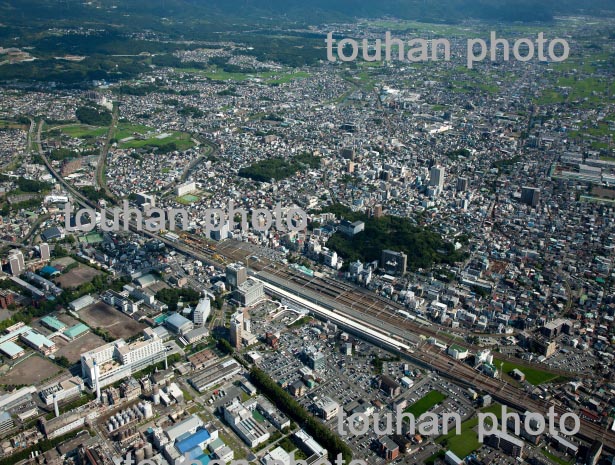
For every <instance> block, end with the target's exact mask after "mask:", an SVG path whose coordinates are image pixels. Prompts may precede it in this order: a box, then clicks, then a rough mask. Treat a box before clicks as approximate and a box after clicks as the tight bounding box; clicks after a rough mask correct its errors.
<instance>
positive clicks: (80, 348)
mask: <svg viewBox="0 0 615 465" xmlns="http://www.w3.org/2000/svg"><path fill="white" fill-rule="evenodd" d="M53 342H55V343H56V345H57V346H58V351H57V352H56V353H55V355H56V357H62V356H64V357H66V358H67V359H68V360H69V361H70V362H71V363H77V362H78V361H79V359H80V357H81V354H82V353H84V352H87V351H89V350H92V349H95V348H96V347H99V346H101V345H103V344H104V343H105V341H104V340H103V339H102V338H100V337H99V336H97V335H96V334H94V333H87V334H84V335H83V336H81V337H78V338H77V339H75V340H74V341H71V342H68V341H66V339H64V338H61V337H56V338H54V340H53Z"/></svg>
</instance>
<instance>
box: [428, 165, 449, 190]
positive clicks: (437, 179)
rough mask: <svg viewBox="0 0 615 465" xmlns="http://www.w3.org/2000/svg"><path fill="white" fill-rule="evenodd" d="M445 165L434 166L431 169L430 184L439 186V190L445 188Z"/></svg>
mask: <svg viewBox="0 0 615 465" xmlns="http://www.w3.org/2000/svg"><path fill="white" fill-rule="evenodd" d="M444 171H445V170H444V167H443V166H440V165H436V166H433V167H432V168H431V170H430V171H429V185H430V186H435V187H437V188H438V191H440V192H442V190H444Z"/></svg>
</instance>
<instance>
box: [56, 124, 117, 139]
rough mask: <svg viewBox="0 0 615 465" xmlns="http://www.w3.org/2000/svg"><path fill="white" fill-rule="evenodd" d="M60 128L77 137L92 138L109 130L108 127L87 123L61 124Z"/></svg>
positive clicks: (100, 135)
mask: <svg viewBox="0 0 615 465" xmlns="http://www.w3.org/2000/svg"><path fill="white" fill-rule="evenodd" d="M59 129H60V131H62V133H64V134H66V135H67V136H70V137H73V138H75V139H92V138H96V137H102V136H104V135H105V134H107V131H108V128H106V127H98V126H88V125H85V124H71V125H68V126H60V127H59Z"/></svg>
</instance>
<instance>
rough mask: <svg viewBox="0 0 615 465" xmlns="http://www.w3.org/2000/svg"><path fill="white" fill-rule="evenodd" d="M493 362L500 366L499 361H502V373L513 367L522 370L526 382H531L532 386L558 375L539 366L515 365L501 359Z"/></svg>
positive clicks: (551, 379)
mask: <svg viewBox="0 0 615 465" xmlns="http://www.w3.org/2000/svg"><path fill="white" fill-rule="evenodd" d="M494 363H497V366H500V363H503V365H502V371H503V372H504V373H510V372H511V371H513V370H514V369H515V368H516V369H518V370H520V371H522V372H523V373H524V374H525V380H526V381H527V382H528V383H530V384H533V385H534V386H538V385H539V384H543V383H548V382H550V381H553V380H554V379H556V378H557V377H558V376H557V375H554V374H553V373H549V372H547V371H544V370H541V369H539V368H527V367H522V366H520V365H516V364H514V363H510V362H507V361H503V360H497V361H496V362H494Z"/></svg>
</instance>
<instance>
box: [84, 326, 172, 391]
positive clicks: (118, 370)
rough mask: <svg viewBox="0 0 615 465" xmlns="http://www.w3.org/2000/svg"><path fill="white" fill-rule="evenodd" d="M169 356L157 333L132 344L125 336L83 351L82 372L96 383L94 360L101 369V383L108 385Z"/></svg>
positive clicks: (88, 380) (89, 382)
mask: <svg viewBox="0 0 615 465" xmlns="http://www.w3.org/2000/svg"><path fill="white" fill-rule="evenodd" d="M164 357H165V347H164V344H163V343H162V340H161V339H160V338H159V337H158V336H157V335H156V334H152V336H151V337H150V338H149V339H147V340H141V341H136V342H133V343H131V344H128V343H127V342H126V341H124V340H123V339H118V340H117V341H114V342H110V343H108V344H105V345H103V346H100V347H98V348H97V349H94V350H91V351H89V352H86V353H84V354H81V376H82V378H83V379H84V380H85V382H86V383H88V384H89V385H90V386H94V378H95V374H94V362H96V364H97V365H98V369H99V372H100V374H99V383H100V387H101V388H102V387H105V386H108V385H109V384H113V383H115V382H116V381H119V380H121V379H124V378H127V377H128V376H130V375H131V374H132V373H135V372H137V371H140V370H142V369H144V368H146V367H148V366H150V365H153V364H155V363H158V362H161V361H162V360H164Z"/></svg>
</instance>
